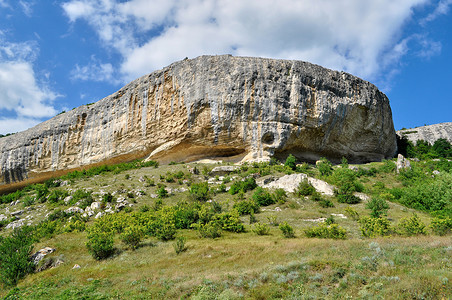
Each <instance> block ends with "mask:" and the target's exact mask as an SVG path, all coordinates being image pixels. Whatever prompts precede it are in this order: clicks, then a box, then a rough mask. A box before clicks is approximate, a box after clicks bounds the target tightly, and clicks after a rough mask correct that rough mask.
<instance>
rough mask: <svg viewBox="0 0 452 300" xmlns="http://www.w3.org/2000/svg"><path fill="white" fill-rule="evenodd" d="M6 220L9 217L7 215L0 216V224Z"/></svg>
mask: <svg viewBox="0 0 452 300" xmlns="http://www.w3.org/2000/svg"><path fill="white" fill-rule="evenodd" d="M6 219H8V217H7V216H5V215H3V214H2V215H0V222H1V221H4V220H6Z"/></svg>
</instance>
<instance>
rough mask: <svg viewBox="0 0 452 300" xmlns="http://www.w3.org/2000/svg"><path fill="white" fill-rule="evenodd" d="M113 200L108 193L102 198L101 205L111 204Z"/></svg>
mask: <svg viewBox="0 0 452 300" xmlns="http://www.w3.org/2000/svg"><path fill="white" fill-rule="evenodd" d="M113 200H114V197H113V195H112V194H110V193H106V194H104V195H103V196H102V202H103V203H112V202H113Z"/></svg>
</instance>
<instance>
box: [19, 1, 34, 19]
mask: <svg viewBox="0 0 452 300" xmlns="http://www.w3.org/2000/svg"><path fill="white" fill-rule="evenodd" d="M19 5H20V7H21V8H22V11H23V13H24V14H25V15H26V16H27V17H31V14H32V13H33V5H34V2H30V1H23V0H21V1H19Z"/></svg>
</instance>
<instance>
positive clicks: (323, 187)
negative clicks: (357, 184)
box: [308, 177, 334, 196]
mask: <svg viewBox="0 0 452 300" xmlns="http://www.w3.org/2000/svg"><path fill="white" fill-rule="evenodd" d="M308 182H309V183H310V184H311V185H312V186H313V187H314V188H315V190H316V191H317V192H319V193H321V194H323V195H326V196H334V186H333V185H331V184H329V183H328V182H325V181H323V180H320V179H317V178H313V177H308Z"/></svg>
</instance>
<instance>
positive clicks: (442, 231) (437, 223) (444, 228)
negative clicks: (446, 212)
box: [430, 218, 452, 235]
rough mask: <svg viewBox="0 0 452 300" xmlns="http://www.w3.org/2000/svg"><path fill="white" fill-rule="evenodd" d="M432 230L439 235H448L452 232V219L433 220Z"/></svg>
mask: <svg viewBox="0 0 452 300" xmlns="http://www.w3.org/2000/svg"><path fill="white" fill-rule="evenodd" d="M430 228H431V229H432V231H433V233H435V234H437V235H446V234H449V233H451V232H452V218H443V219H441V218H433V220H432V222H431V224H430Z"/></svg>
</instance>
